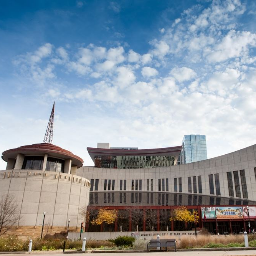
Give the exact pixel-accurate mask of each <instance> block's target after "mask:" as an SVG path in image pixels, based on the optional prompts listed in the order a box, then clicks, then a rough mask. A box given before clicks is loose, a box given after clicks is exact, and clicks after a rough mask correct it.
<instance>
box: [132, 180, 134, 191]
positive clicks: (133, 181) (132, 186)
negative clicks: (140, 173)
mask: <svg viewBox="0 0 256 256" xmlns="http://www.w3.org/2000/svg"><path fill="white" fill-rule="evenodd" d="M132 190H134V180H132Z"/></svg>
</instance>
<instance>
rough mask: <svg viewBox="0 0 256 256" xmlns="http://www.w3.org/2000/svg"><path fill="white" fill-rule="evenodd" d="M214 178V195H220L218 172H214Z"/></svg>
mask: <svg viewBox="0 0 256 256" xmlns="http://www.w3.org/2000/svg"><path fill="white" fill-rule="evenodd" d="M214 178H215V188H216V195H217V196H220V179H219V174H218V173H216V174H214Z"/></svg>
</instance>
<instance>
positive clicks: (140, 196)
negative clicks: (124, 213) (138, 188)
mask: <svg viewBox="0 0 256 256" xmlns="http://www.w3.org/2000/svg"><path fill="white" fill-rule="evenodd" d="M141 200H142V194H141V193H139V203H141Z"/></svg>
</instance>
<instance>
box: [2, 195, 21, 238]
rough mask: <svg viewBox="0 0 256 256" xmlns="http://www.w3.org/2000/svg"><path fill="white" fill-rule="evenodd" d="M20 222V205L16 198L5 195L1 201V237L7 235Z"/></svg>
mask: <svg viewBox="0 0 256 256" xmlns="http://www.w3.org/2000/svg"><path fill="white" fill-rule="evenodd" d="M18 220H19V212H18V205H17V203H16V201H15V199H14V196H12V195H10V194H7V195H3V196H2V197H1V199H0V235H3V234H4V233H6V232H7V231H8V230H9V229H10V228H11V227H12V226H14V225H15V224H16V223H17V222H18Z"/></svg>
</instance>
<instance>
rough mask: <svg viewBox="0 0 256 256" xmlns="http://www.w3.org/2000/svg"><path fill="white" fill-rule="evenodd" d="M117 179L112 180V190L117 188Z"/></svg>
mask: <svg viewBox="0 0 256 256" xmlns="http://www.w3.org/2000/svg"><path fill="white" fill-rule="evenodd" d="M115 182H116V181H115V180H112V190H115Z"/></svg>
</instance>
